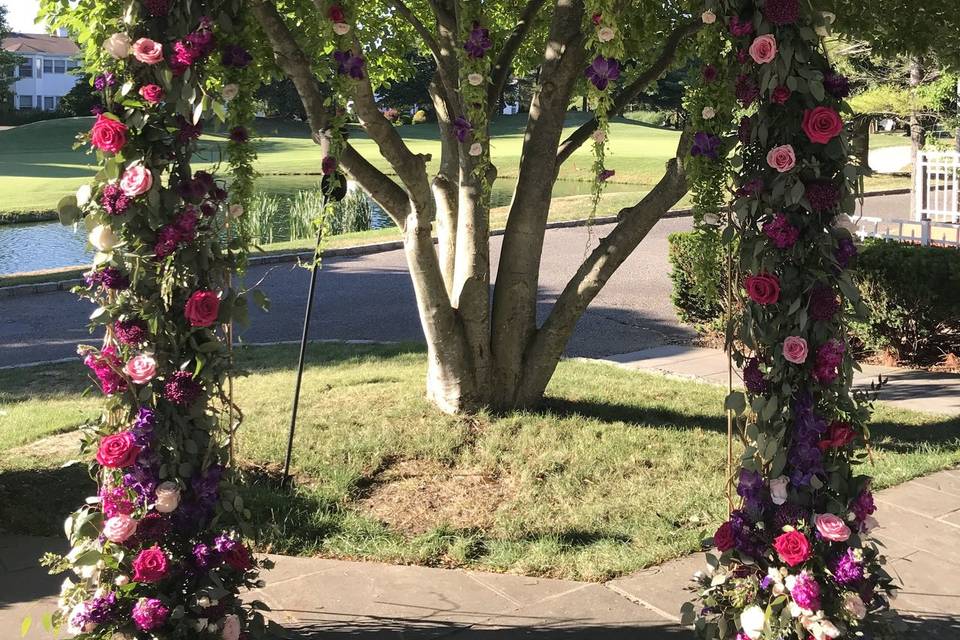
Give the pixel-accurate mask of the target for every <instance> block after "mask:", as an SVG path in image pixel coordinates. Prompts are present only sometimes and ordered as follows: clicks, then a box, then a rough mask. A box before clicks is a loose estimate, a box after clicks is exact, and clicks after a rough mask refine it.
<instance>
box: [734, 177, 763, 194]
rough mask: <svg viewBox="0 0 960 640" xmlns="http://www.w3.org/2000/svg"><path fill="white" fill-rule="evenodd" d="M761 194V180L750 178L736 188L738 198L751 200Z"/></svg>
mask: <svg viewBox="0 0 960 640" xmlns="http://www.w3.org/2000/svg"><path fill="white" fill-rule="evenodd" d="M762 192H763V180H762V179H761V178H752V179H750V180H747V181H746V182H744V183H743V184H742V185H740V186H739V187H737V191H736V194H737V197H738V198H752V197H753V196H756V195H759V194H760V193H762Z"/></svg>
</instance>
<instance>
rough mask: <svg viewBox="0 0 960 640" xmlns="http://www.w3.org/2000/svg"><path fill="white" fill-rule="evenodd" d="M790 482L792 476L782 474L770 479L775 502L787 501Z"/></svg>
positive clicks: (771, 494)
mask: <svg viewBox="0 0 960 640" xmlns="http://www.w3.org/2000/svg"><path fill="white" fill-rule="evenodd" d="M789 484H790V478H788V477H787V476H780V477H778V478H774V479H773V480H771V481H770V498H771V499H772V500H773V504H784V503H786V501H787V486H788V485H789Z"/></svg>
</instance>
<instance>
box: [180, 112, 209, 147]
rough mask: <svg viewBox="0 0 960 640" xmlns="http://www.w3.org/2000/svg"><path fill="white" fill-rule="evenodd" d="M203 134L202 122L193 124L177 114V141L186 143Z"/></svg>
mask: <svg viewBox="0 0 960 640" xmlns="http://www.w3.org/2000/svg"><path fill="white" fill-rule="evenodd" d="M201 135H203V122H198V123H197V124H193V123H192V122H189V121H188V120H187V119H186V118H184V117H183V116H177V142H178V143H180V144H186V143H188V142H190V141H191V140H196V139H198V138H199V137H200V136H201Z"/></svg>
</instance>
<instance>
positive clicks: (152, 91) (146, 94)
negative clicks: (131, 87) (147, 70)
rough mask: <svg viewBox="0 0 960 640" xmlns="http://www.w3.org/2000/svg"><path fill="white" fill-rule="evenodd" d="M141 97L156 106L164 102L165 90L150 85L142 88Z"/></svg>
mask: <svg viewBox="0 0 960 640" xmlns="http://www.w3.org/2000/svg"><path fill="white" fill-rule="evenodd" d="M140 96H141V97H142V98H143V99H144V100H146V101H147V102H149V103H151V104H156V103H158V102H160V101H161V100H163V89H162V88H161V87H160V86H159V85H156V84H148V85H145V86H143V87H140Z"/></svg>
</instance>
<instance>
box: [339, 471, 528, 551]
mask: <svg viewBox="0 0 960 640" xmlns="http://www.w3.org/2000/svg"><path fill="white" fill-rule="evenodd" d="M511 484H512V483H510V482H509V481H508V480H505V479H503V478H501V477H498V476H494V475H490V474H486V473H481V472H479V471H478V470H475V469H469V468H467V469H464V468H451V467H447V466H444V465H442V464H440V463H437V462H431V461H424V460H403V461H399V462H396V463H395V464H393V465H390V466H388V467H387V468H385V469H384V470H382V471H381V472H380V473H378V474H377V475H376V476H375V477H374V478H373V482H372V483H371V485H370V486H369V488H368V489H367V491H366V492H365V494H364V496H363V497H362V498H361V499H359V500H357V501H356V502H355V503H354V505H355V506H356V508H357V509H359V510H360V511H362V512H364V513H366V514H368V515H370V516H372V517H374V518H377V519H378V520H380V521H382V522H384V523H386V524H387V525H389V526H390V528H392V529H393V530H395V531H398V532H401V533H405V534H408V535H416V534H420V533H425V532H427V531H429V530H431V529H433V528H435V527H438V526H441V525H446V526H449V527H453V528H455V529H489V528H491V527H492V526H493V524H494V520H495V517H496V514H497V510H498V509H499V508H500V507H501V506H503V505H504V504H506V503H509V502H510V500H511V499H512V498H513V496H514V488H513V487H512V486H511Z"/></svg>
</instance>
